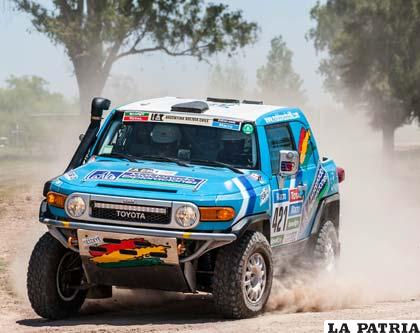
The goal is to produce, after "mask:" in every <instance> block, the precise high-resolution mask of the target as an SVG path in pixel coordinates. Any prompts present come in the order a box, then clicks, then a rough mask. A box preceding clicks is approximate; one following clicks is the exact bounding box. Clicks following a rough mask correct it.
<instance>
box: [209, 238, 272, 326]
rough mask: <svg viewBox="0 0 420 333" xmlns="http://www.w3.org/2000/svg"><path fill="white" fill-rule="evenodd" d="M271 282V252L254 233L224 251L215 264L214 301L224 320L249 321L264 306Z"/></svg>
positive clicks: (264, 239) (265, 242) (264, 242)
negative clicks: (245, 319)
mask: <svg viewBox="0 0 420 333" xmlns="http://www.w3.org/2000/svg"><path fill="white" fill-rule="evenodd" d="M272 281H273V261H272V256H271V248H270V245H269V244H268V241H267V239H266V238H265V237H264V235H263V234H261V233H259V232H255V231H250V232H246V233H245V235H244V236H243V237H242V238H241V239H239V240H238V241H236V242H235V243H233V244H230V245H227V246H225V247H223V248H222V249H221V250H220V251H219V253H218V255H217V260H216V265H215V269H214V281H213V298H214V302H215V305H216V308H217V309H218V310H219V312H220V313H221V314H222V315H223V317H225V318H234V319H241V318H249V317H253V316H255V315H257V314H259V313H260V312H261V311H262V309H263V308H264V306H265V304H266V303H267V299H268V296H269V295H270V291H271V285H272Z"/></svg>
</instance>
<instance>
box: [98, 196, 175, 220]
mask: <svg viewBox="0 0 420 333" xmlns="http://www.w3.org/2000/svg"><path fill="white" fill-rule="evenodd" d="M91 208H92V213H91V216H92V217H95V218H99V219H104V220H115V221H128V222H137V223H155V224H169V223H170V222H171V208H169V207H155V206H143V205H142V206H139V205H127V204H114V203H109V202H101V201H92V203H91Z"/></svg>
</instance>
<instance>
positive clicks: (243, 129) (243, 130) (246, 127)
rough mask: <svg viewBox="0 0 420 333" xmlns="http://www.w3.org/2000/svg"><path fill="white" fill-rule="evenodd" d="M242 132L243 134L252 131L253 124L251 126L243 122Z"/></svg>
mask: <svg viewBox="0 0 420 333" xmlns="http://www.w3.org/2000/svg"><path fill="white" fill-rule="evenodd" d="M242 133H244V134H252V133H254V126H252V124H244V125H243V126H242Z"/></svg>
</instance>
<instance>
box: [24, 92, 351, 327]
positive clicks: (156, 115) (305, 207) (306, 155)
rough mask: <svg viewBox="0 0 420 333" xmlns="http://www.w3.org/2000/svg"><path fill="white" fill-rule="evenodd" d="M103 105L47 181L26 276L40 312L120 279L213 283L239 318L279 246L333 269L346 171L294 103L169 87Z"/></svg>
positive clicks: (249, 307)
mask: <svg viewBox="0 0 420 333" xmlns="http://www.w3.org/2000/svg"><path fill="white" fill-rule="evenodd" d="M109 106H110V101H109V100H107V99H102V98H95V99H93V101H92V110H91V123H90V125H89V127H88V129H87V131H86V133H85V134H84V135H83V136H81V142H80V145H79V147H78V148H77V150H76V152H75V154H74V156H73V158H72V160H71V162H70V164H69V166H68V167H67V170H66V171H65V173H64V174H63V175H61V176H59V177H57V178H55V179H52V180H50V181H48V182H47V183H46V184H45V186H44V196H45V197H46V199H45V200H44V201H43V202H42V204H41V208H40V222H41V223H43V224H45V225H46V226H47V227H48V232H47V233H46V234H44V235H43V236H42V237H41V239H40V240H39V241H38V243H37V244H36V246H35V248H34V250H33V253H32V256H31V259H30V263H29V269H28V277H27V279H28V281H27V286H28V294H29V299H30V302H31V304H32V307H33V309H34V310H35V312H36V313H37V314H39V315H40V316H42V317H45V318H52V319H57V318H63V317H66V316H70V315H72V314H75V313H76V312H77V311H78V310H79V309H80V307H81V305H82V304H83V302H84V300H85V298H86V297H88V298H103V297H110V296H111V295H112V286H119V287H126V288H149V289H161V290H170V291H180V292H187V293H188V292H193V293H194V292H197V291H204V292H211V293H212V294H213V298H214V303H215V305H216V307H217V309H218V310H219V311H220V312H221V313H222V315H223V316H224V317H226V318H245V317H250V316H254V315H256V314H258V313H259V312H261V310H262V309H263V307H264V305H265V304H266V302H267V299H268V297H269V294H270V291H271V286H272V280H273V274H274V273H275V270H276V268H278V267H279V265H280V264H281V262H282V261H283V260H285V259H283V258H285V257H289V258H290V257H293V258H298V257H299V256H305V257H306V258H309V261H310V262H311V267H313V268H322V269H325V270H332V269H334V265H335V262H336V259H337V257H338V255H339V249H340V246H339V241H338V232H339V226H340V221H339V200H340V198H339V193H338V183H339V182H341V181H342V180H343V179H344V170H343V169H341V168H337V167H336V165H335V164H334V162H333V161H332V160H330V159H328V158H325V157H324V158H322V157H320V156H319V152H318V149H317V146H316V142H315V140H314V136H313V133H312V131H311V129H310V126H309V124H308V122H307V120H306V118H305V116H304V114H303V113H302V112H301V110H299V109H297V108H288V107H278V106H271V105H264V104H262V103H260V102H254V101H242V102H240V101H238V100H226V99H217V98H208V99H207V100H206V101H203V100H193V99H180V98H175V97H165V98H157V99H150V100H144V101H139V102H135V103H132V104H128V105H125V106H122V107H119V108H117V109H114V110H113V111H112V112H111V113H110V114H109V116H108V117H107V118H106V120H105V121H104V123H103V125H102V126H100V124H101V120H102V114H103V110H107V109H108V108H109ZM286 255H287V256H286ZM296 260H297V259H296Z"/></svg>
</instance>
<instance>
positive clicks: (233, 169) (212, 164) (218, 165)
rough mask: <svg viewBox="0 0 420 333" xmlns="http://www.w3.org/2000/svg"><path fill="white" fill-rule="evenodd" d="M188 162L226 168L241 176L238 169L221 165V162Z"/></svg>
mask: <svg viewBox="0 0 420 333" xmlns="http://www.w3.org/2000/svg"><path fill="white" fill-rule="evenodd" d="M190 162H191V163H195V164H204V165H210V166H216V167H222V168H228V169H229V170H232V171H233V172H236V173H242V174H243V172H242V171H241V170H239V169H238V168H235V167H234V166H233V165H230V164H227V163H223V162H217V161H209V160H191V161H190Z"/></svg>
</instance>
